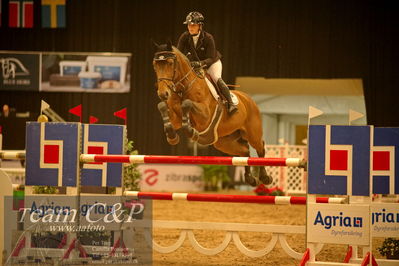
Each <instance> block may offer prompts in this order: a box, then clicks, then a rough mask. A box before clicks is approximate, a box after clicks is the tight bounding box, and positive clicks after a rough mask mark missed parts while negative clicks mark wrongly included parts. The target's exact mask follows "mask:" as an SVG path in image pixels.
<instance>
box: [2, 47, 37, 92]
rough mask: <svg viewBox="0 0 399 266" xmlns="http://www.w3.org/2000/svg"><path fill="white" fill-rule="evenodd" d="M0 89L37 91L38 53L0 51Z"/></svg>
mask: <svg viewBox="0 0 399 266" xmlns="http://www.w3.org/2000/svg"><path fill="white" fill-rule="evenodd" d="M0 66H1V75H0V90H1V91H17V90H18V91H38V90H39V88H40V74H41V72H40V54H39V53H29V52H15V51H14V52H6V51H0Z"/></svg>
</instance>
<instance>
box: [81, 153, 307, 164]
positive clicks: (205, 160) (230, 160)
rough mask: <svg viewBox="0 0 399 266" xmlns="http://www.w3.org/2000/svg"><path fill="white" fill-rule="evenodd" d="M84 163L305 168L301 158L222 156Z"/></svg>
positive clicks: (85, 158)
mask: <svg viewBox="0 0 399 266" xmlns="http://www.w3.org/2000/svg"><path fill="white" fill-rule="evenodd" d="M80 161H81V162H82V163H95V162H97V163H131V164H151V163H158V164H212V165H237V166H238V165H240V166H293V167H305V165H306V161H305V160H304V159H301V158H257V157H222V156H219V157H218V156H165V155H100V154H82V155H80Z"/></svg>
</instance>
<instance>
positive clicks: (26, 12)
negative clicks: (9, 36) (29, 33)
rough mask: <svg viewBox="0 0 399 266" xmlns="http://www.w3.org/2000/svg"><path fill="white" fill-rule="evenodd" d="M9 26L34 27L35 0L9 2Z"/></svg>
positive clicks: (12, 0)
mask: <svg viewBox="0 0 399 266" xmlns="http://www.w3.org/2000/svg"><path fill="white" fill-rule="evenodd" d="M8 26H9V27H10V28H33V0H11V1H10V2H8Z"/></svg>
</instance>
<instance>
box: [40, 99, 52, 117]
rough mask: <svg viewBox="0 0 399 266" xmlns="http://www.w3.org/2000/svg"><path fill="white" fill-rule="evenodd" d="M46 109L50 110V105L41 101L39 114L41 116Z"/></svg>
mask: <svg viewBox="0 0 399 266" xmlns="http://www.w3.org/2000/svg"><path fill="white" fill-rule="evenodd" d="M47 108H50V105H49V104H48V103H46V102H45V101H43V100H42V104H41V107H40V114H43V111H44V110H46V109H47Z"/></svg>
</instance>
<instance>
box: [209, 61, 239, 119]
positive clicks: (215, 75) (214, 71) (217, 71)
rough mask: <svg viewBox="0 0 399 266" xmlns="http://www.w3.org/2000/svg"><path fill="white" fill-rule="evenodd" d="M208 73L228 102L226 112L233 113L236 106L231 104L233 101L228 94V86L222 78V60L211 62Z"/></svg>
mask: <svg viewBox="0 0 399 266" xmlns="http://www.w3.org/2000/svg"><path fill="white" fill-rule="evenodd" d="M208 73H209V75H210V76H211V77H212V79H213V81H214V82H215V83H216V85H217V86H218V87H219V90H220V92H221V93H222V94H223V96H224V97H225V98H226V99H227V102H228V107H227V109H228V112H229V114H233V113H235V112H236V111H237V107H236V106H235V105H234V104H233V101H232V99H231V96H230V90H229V87H227V85H226V83H225V82H224V81H223V79H222V62H221V61H220V60H218V61H216V62H215V63H213V64H212V65H211V66H210V67H209V68H208Z"/></svg>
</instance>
